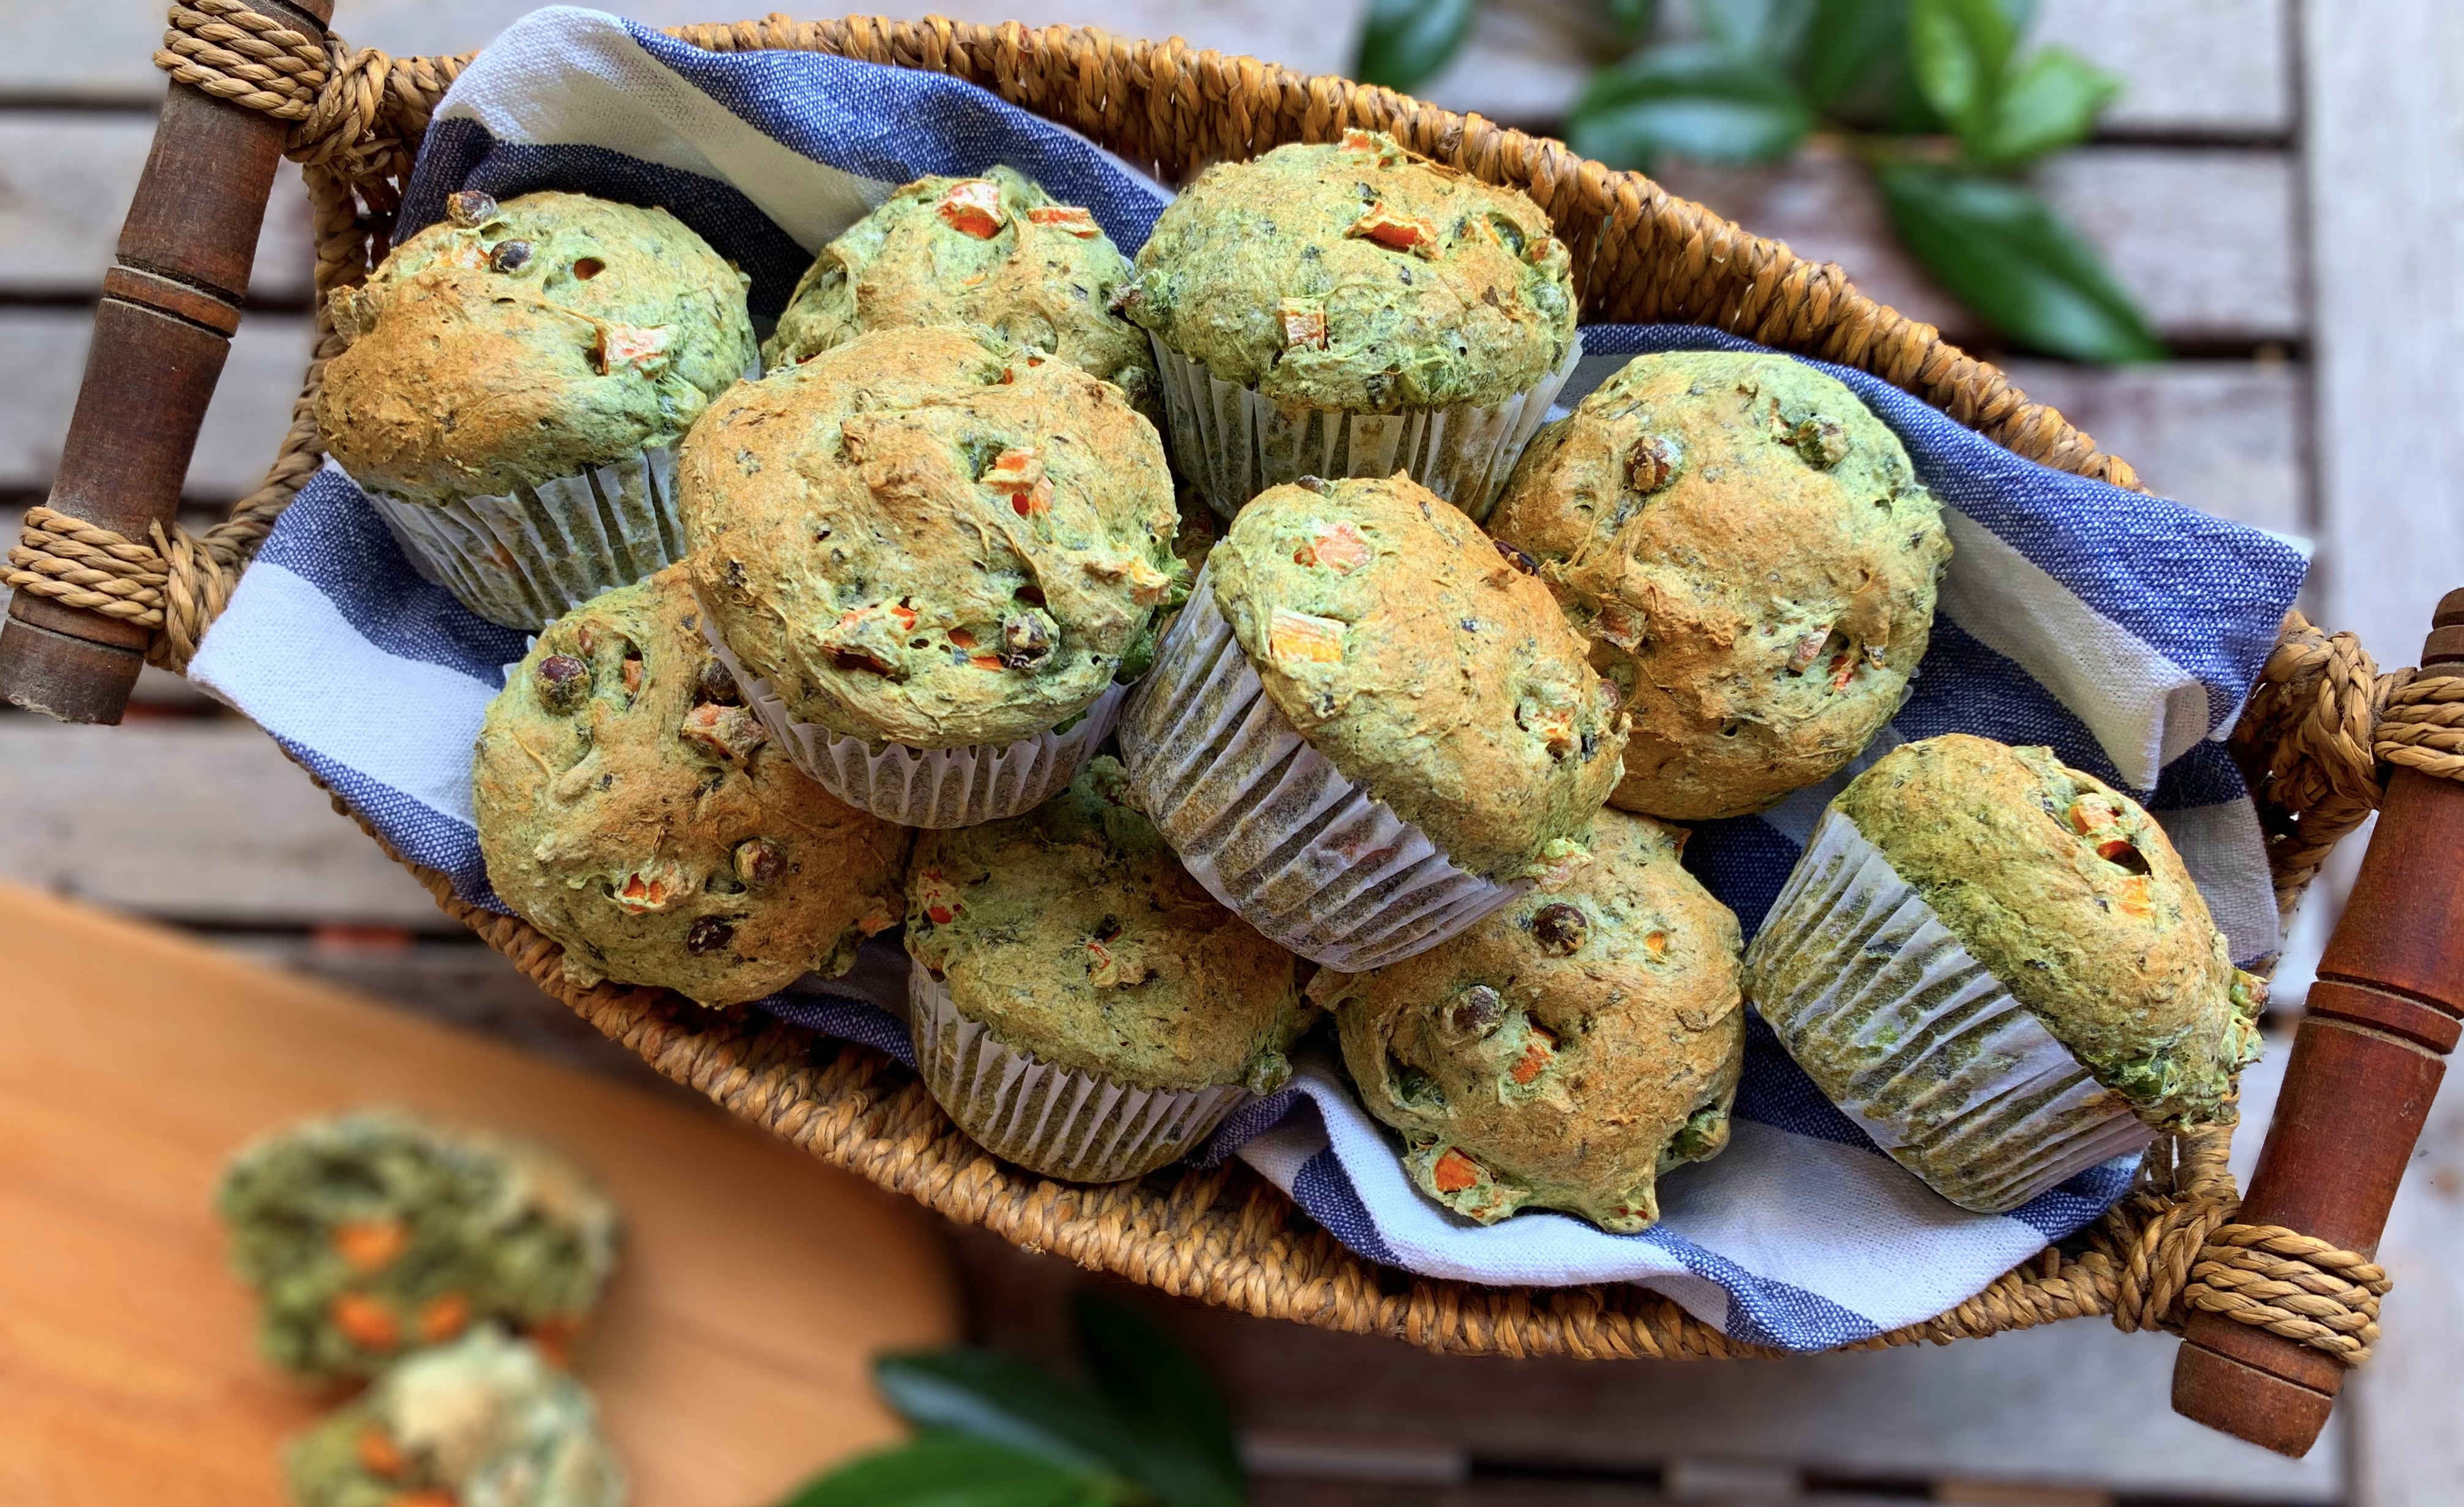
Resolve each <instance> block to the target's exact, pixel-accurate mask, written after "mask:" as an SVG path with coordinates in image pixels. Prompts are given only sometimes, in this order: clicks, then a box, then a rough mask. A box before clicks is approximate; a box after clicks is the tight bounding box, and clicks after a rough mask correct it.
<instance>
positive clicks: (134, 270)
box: [0, 0, 334, 722]
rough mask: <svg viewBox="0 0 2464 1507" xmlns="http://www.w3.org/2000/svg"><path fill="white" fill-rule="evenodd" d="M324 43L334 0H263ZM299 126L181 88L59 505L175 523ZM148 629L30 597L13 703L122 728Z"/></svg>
mask: <svg viewBox="0 0 2464 1507" xmlns="http://www.w3.org/2000/svg"><path fill="white" fill-rule="evenodd" d="M253 4H255V5H256V6H257V7H258V8H259V9H261V10H262V11H264V12H265V13H266V14H268V15H272V16H275V17H278V18H279V19H281V20H282V21H284V22H286V23H287V24H289V25H290V26H292V27H293V28H295V29H296V30H297V31H298V32H299V33H301V34H303V35H306V36H309V37H313V38H321V37H322V36H323V35H324V34H325V23H326V22H327V21H329V20H331V19H332V18H333V14H334V6H333V0H253ZM290 131H291V126H290V122H286V121H279V120H276V119H275V118H274V117H273V116H270V115H267V114H265V113H263V112H262V111H258V110H252V109H249V108H248V107H246V106H244V105H237V104H231V103H227V102H225V101H223V100H217V99H215V98H213V97H212V96H211V95H209V94H206V93H205V92H203V91H202V90H199V89H196V88H193V87H191V86H189V85H187V84H182V83H174V84H173V85H172V86H171V89H170V93H169V95H168V96H167V97H166V98H165V100H164V101H163V115H162V118H161V120H160V121H159V122H157V123H156V125H155V127H154V149H153V151H152V153H151V154H150V155H149V156H148V157H147V158H146V160H145V175H144V177H143V178H142V179H140V180H139V181H138V185H137V197H136V199H135V201H134V202H132V203H131V204H130V205H129V207H128V220H127V223H126V224H125V225H123V226H122V227H121V232H120V250H119V255H118V257H117V259H116V261H115V264H114V265H113V267H112V268H111V270H110V271H109V272H107V273H105V274H104V275H103V283H102V302H101V305H100V306H99V308H98V309H97V310H96V311H95V320H94V344H93V345H92V346H91V347H90V348H89V349H88V351H87V353H86V362H85V382H84V385H83V386H82V387H80V388H78V389H77V410H76V412H75V414H74V415H73V416H72V417H71V418H70V420H69V432H68V438H67V440H66V441H65V442H64V443H63V445H62V446H61V450H60V466H59V473H58V475H57V476H56V478H55V480H54V481H53V483H52V496H51V505H52V506H53V507H55V508H56V509H58V510H59V511H60V512H62V513H67V514H71V515H74V516H76V517H77V518H81V519H84V520H85V521H88V522H91V523H95V524H98V525H99V526H101V527H103V528H108V529H111V530H113V531H115V532H117V533H119V534H121V535H122V536H124V537H126V538H128V539H132V540H143V539H144V538H145V537H146V533H147V530H148V529H149V528H150V527H151V525H153V524H155V523H162V524H164V525H165V526H166V527H167V526H168V525H169V524H170V522H171V520H172V515H173V513H174V512H175V511H176V510H177V509H178V507H179V505H180V483H181V482H182V480H183V479H185V478H186V476H187V471H188V455H189V453H190V452H191V451H193V450H194V449H195V448H196V444H197V430H198V427H199V426H200V425H201V424H203V423H204V422H205V417H206V405H207V403H208V402H209V401H210V400H211V399H212V397H213V395H214V382H215V380H216V379H217V378H219V377H220V376H221V375H222V369H223V360H224V358H225V357H226V356H228V355H229V354H230V353H231V335H232V333H233V332H235V331H236V330H237V329H238V328H239V311H240V304H241V302H242V300H243V299H245V298H246V297H247V295H248V275H249V264H250V263H251V262H252V261H253V259H254V258H255V255H256V236H257V232H258V230H259V229H260V228H261V227H262V226H263V224H264V222H265V206H266V201H267V199H268V198H269V197H270V196H271V194H272V192H273V189H274V171H275V166H276V165H277V164H278V163H279V162H280V161H281V158H282V148H283V144H284V143H285V142H286V141H287V140H288V139H289V136H290ZM147 637H148V631H147V630H145V629H143V628H139V627H136V626H135V625H133V624H129V623H126V622H122V621H121V620H120V619H118V618H112V617H105V616H103V615H102V614H100V613H99V612H89V611H86V610H84V609H80V608H74V607H66V606H63V605H61V604H59V603H56V602H51V601H47V600H45V599H43V598H41V597H38V596H35V595H34V594H33V592H31V591H19V592H17V593H16V595H15V597H14V598H13V599H12V600H11V602H10V604H9V618H8V622H7V625H6V626H5V627H0V697H5V698H8V699H9V700H11V701H12V702H14V703H16V704H17V705H19V706H23V707H28V708H31V709H33V710H34V711H38V712H48V713H50V714H51V715H52V716H54V717H56V718H58V719H60V720H63V721H70V722H117V721H119V720H120V717H121V711H122V710H123V709H125V707H126V706H127V704H128V692H129V689H130V688H131V687H132V686H134V685H135V684H136V683H137V671H138V669H139V667H140V666H141V665H143V663H144V659H145V643H146V639H147Z"/></svg>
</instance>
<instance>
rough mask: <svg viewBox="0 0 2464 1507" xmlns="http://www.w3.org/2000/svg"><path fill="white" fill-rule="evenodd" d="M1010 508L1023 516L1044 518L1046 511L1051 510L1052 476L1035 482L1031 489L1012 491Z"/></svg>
mask: <svg viewBox="0 0 2464 1507" xmlns="http://www.w3.org/2000/svg"><path fill="white" fill-rule="evenodd" d="M1009 510H1010V511H1011V512H1013V513H1015V514H1017V515H1018V516H1019V517H1021V518H1042V517H1043V516H1044V515H1045V514H1046V513H1049V512H1051V511H1052V482H1051V480H1050V478H1049V477H1045V478H1042V479H1039V480H1038V481H1037V482H1036V483H1035V486H1034V487H1033V488H1032V489H1031V490H1029V491H1025V492H1013V493H1011V494H1010V495H1009Z"/></svg>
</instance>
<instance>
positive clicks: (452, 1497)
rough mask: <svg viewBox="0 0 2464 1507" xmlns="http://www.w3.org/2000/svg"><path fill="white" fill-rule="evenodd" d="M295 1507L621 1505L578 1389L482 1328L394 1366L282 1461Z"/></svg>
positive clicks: (616, 1481)
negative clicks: (450, 1503)
mask: <svg viewBox="0 0 2464 1507" xmlns="http://www.w3.org/2000/svg"><path fill="white" fill-rule="evenodd" d="M283 1464H284V1466H285V1473H286V1474H288V1475H289V1477H290V1481H291V1499H292V1501H293V1502H294V1503H296V1504H297V1507H429V1504H440V1507H441V1504H443V1503H448V1502H467V1503H470V1504H471V1507H622V1504H623V1502H624V1501H625V1491H626V1481H625V1467H624V1465H623V1463H622V1462H620V1461H619V1460H618V1459H617V1457H616V1452H614V1451H613V1450H610V1449H609V1448H608V1447H607V1441H606V1440H605V1438H603V1437H602V1436H601V1435H600V1432H599V1409H598V1408H597V1407H594V1406H592V1404H591V1401H590V1394H589V1393H588V1392H586V1391H584V1390H583V1387H582V1384H581V1383H579V1382H576V1381H575V1380H574V1379H573V1378H572V1377H570V1376H567V1375H565V1374H564V1373H563V1372H561V1371H559V1370H557V1369H556V1368H555V1367H553V1366H551V1365H550V1364H548V1363H547V1362H546V1360H545V1359H544V1358H542V1357H541V1356H540V1354H539V1351H538V1350H537V1349H535V1348H534V1347H532V1346H530V1345H528V1344H525V1343H523V1342H522V1341H519V1340H513V1339H508V1338H506V1337H505V1336H504V1335H502V1334H500V1333H498V1332H497V1331H495V1330H494V1329H490V1328H480V1329H474V1330H473V1331H472V1332H471V1333H470V1335H469V1336H467V1337H466V1338H464V1339H462V1340H460V1341H455V1342H454V1343H452V1344H450V1345H446V1346H444V1347H442V1348H440V1349H435V1350H424V1351H421V1352H420V1353H419V1354H417V1355H414V1356H410V1357H408V1358H407V1359H405V1360H404V1361H402V1362H400V1363H397V1364H396V1365H395V1366H394V1367H393V1368H392V1369H391V1370H389V1371H387V1372H385V1375H384V1376H382V1377H380V1378H378V1380H377V1383H376V1385H373V1386H371V1387H369V1388H368V1389H367V1391H366V1392H365V1393H364V1394H363V1395H362V1396H360V1397H359V1398H358V1399H357V1400H355V1401H353V1402H352V1403H351V1404H350V1405H349V1406H348V1407H343V1408H342V1409H341V1410H340V1411H339V1412H336V1413H334V1414H333V1415H331V1416H330V1417H328V1418H326V1419H324V1420H323V1421H322V1422H320V1423H319V1424H317V1425H316V1426H314V1427H313V1428H311V1429H308V1431H307V1432H305V1433H303V1434H301V1435H300V1436H299V1437H298V1438H297V1439H295V1440H294V1441H292V1444H291V1448H290V1450H289V1452H287V1454H286V1457H285V1459H284V1462H283Z"/></svg>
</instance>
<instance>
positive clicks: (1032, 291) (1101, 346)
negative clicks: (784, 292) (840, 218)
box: [761, 167, 1162, 423]
mask: <svg viewBox="0 0 2464 1507" xmlns="http://www.w3.org/2000/svg"><path fill="white" fill-rule="evenodd" d="M1129 277H1130V264H1129V261H1128V259H1127V258H1125V257H1123V256H1122V255H1121V253H1120V250H1119V249H1118V248H1117V247H1115V246H1113V244H1112V241H1111V236H1108V235H1106V234H1105V233H1104V231H1103V227H1101V226H1099V225H1097V224H1096V223H1095V217H1094V216H1093V215H1091V214H1089V213H1088V212H1087V211H1085V210H1083V209H1079V208H1077V207H1075V206H1072V205H1063V204H1055V203H1053V202H1052V198H1051V196H1050V195H1049V194H1047V193H1045V191H1044V190H1043V189H1042V188H1039V187H1037V186H1036V184H1034V183H1033V182H1032V181H1030V180H1029V179H1027V178H1026V177H1025V176H1024V175H1023V174H1021V173H1020V172H1019V171H1018V170H1017V169H1015V168H1011V167H995V168H994V169H993V170H992V171H990V172H988V173H986V174H984V176H982V177H980V178H919V179H917V180H916V181H915V182H913V183H911V184H909V185H908V186H907V187H906V188H901V189H899V190H898V191H897V192H896V193H893V194H891V196H890V198H889V199H888V200H887V201H886V202H885V203H884V204H883V205H882V206H881V208H880V209H877V210H875V211H872V212H871V213H870V214H868V215H866V216H865V217H864V218H863V219H861V220H858V221H856V222H855V224H853V225H852V226H849V227H848V228H847V233H846V234H844V235H841V236H840V237H839V238H838V239H837V240H834V241H832V242H830V243H829V245H828V246H826V247H825V248H824V249H823V251H822V255H821V257H820V259H819V260H817V261H815V262H814V263H813V265H812V269H811V270H810V271H808V272H806V273H805V274H804V277H803V281H802V282H799V283H798V284H796V293H795V296H794V297H793V298H791V299H788V300H787V311H786V312H785V313H784V314H782V315H781V316H780V317H779V328H778V332H777V333H776V334H774V335H772V336H771V337H770V339H769V341H768V342H767V343H766V344H763V345H762V347H761V359H762V362H763V364H764V365H766V366H771V367H774V368H775V367H779V366H788V365H790V364H792V363H795V362H799V361H802V360H803V359H804V358H805V357H807V356H811V355H815V354H817V353H819V352H821V351H825V350H827V349H829V348H830V347H831V346H833V345H843V344H846V343H847V342H848V341H851V340H853V339H855V337H857V336H858V335H861V334H863V333H864V332H865V331H867V330H880V329H898V328H902V327H906V326H913V325H924V324H945V325H953V326H957V327H960V328H963V329H965V330H966V331H967V332H968V333H969V334H971V335H974V336H976V337H977V338H978V339H980V340H982V341H983V342H984V344H987V345H991V346H993V347H994V348H995V349H998V350H1002V351H1011V350H1019V351H1030V350H1031V351H1040V352H1042V353H1043V354H1045V355H1047V356H1058V357H1060V358H1061V359H1062V360H1063V361H1066V362H1068V363H1069V364H1070V365H1071V366H1076V367H1078V368H1079V369H1080V370H1082V371H1086V372H1089V373H1090V374H1092V375H1094V376H1098V377H1101V378H1103V379H1104V380H1105V381H1106V382H1109V383H1111V384H1112V385H1113V386H1114V387H1116V388H1120V389H1121V390H1122V391H1123V392H1124V393H1127V394H1128V395H1129V399H1130V402H1131V404H1132V405H1133V406H1134V407H1135V408H1136V409H1137V410H1139V411H1140V412H1142V413H1145V414H1147V415H1148V416H1149V417H1150V418H1153V419H1155V421H1156V422H1158V423H1160V422H1161V421H1162V416H1161V413H1160V412H1159V410H1157V408H1156V406H1155V352H1154V350H1153V349H1152V348H1151V347H1150V346H1149V344H1148V343H1147V337H1146V332H1145V331H1143V330H1141V329H1139V328H1138V327H1137V326H1136V325H1134V324H1132V323H1131V322H1130V321H1127V320H1125V319H1123V318H1121V317H1120V316H1119V315H1118V314H1115V313H1113V312H1112V296H1113V294H1114V293H1116V292H1117V291H1118V290H1119V288H1120V286H1121V284H1122V283H1124V282H1127V281H1128V280H1129Z"/></svg>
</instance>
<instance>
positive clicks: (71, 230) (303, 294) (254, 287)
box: [0, 110, 315, 307]
mask: <svg viewBox="0 0 2464 1507" xmlns="http://www.w3.org/2000/svg"><path fill="white" fill-rule="evenodd" d="M153 140H154V118H153V116H152V115H151V114H149V113H146V112H143V111H131V112H127V113H119V112H107V111H99V110H7V111H0V289H5V290H6V291H7V292H8V293H9V294H10V295H11V296H13V297H16V298H25V297H28V296H33V297H39V298H58V297H62V296H83V297H89V298H90V297H92V296H93V295H94V294H95V293H96V292H98V291H99V289H100V288H101V286H102V270H103V269H104V268H105V267H108V266H110V265H111V251H112V247H113V245H114V244H115V243H117V242H118V240H119V238H120V225H121V220H122V219H124V218H125V217H126V216H127V213H128V201H129V196H130V194H132V193H133V192H134V191H135V190H136V188H137V175H138V173H139V172H140V171H141V170H142V169H143V167H144V166H145V150H146V147H147V146H148V145H149V144H152V142H153ZM314 271H315V261H314V258H313V256H312V255H311V254H310V247H309V233H308V189H307V187H306V185H305V184H304V183H303V182H302V181H301V179H300V176H299V169H298V168H297V167H296V166H291V165H290V164H287V163H286V164H284V165H283V166H282V168H281V169H280V171H279V172H278V173H277V174H276V176H275V188H274V199H273V202H272V204H271V205H270V206H269V207H268V209H267V211H266V216H265V231H264V233H263V234H262V235H261V236H260V237H259V238H258V241H257V251H256V268H255V275H254V279H253V281H252V282H251V283H250V284H249V303H250V306H251V307H263V306H265V305H268V304H274V305H286V304H287V305H292V306H295V307H305V306H306V304H307V302H308V297H309V281H310V276H311V274H312V273H313V272H314Z"/></svg>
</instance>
